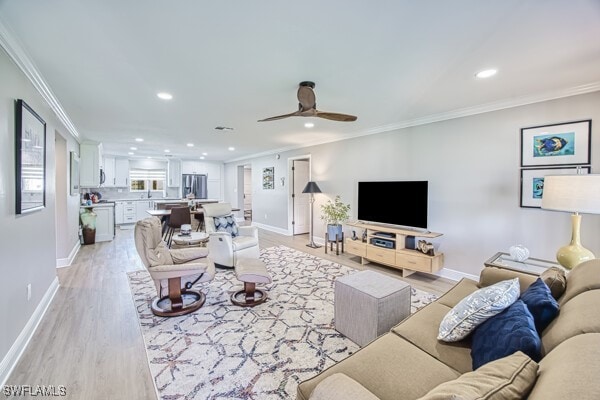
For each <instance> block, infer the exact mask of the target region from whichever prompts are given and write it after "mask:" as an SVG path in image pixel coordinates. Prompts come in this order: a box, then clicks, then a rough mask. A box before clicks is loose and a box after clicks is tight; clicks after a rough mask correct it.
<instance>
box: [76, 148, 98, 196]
mask: <svg viewBox="0 0 600 400" xmlns="http://www.w3.org/2000/svg"><path fill="white" fill-rule="evenodd" d="M101 165H102V143H98V142H83V143H81V144H80V145H79V186H80V187H82V188H95V187H98V186H100V167H101Z"/></svg>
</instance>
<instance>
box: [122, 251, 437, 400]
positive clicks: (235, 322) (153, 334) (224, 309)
mask: <svg viewBox="0 0 600 400" xmlns="http://www.w3.org/2000/svg"><path fill="white" fill-rule="evenodd" d="M261 258H262V259H263V261H265V262H266V263H267V265H268V269H269V272H270V273H271V275H272V277H273V283H272V284H271V285H269V286H267V290H268V293H269V299H268V300H267V301H266V302H265V303H263V304H261V305H259V306H256V307H254V308H242V307H237V306H234V305H232V304H231V302H230V301H229V296H230V294H231V293H232V292H233V291H235V290H237V289H239V288H240V287H241V285H240V282H239V281H237V280H236V278H235V274H234V272H233V271H232V270H222V269H217V273H216V277H215V279H214V280H213V281H212V282H210V283H208V284H204V285H202V286H201V287H202V289H201V290H202V291H204V292H205V293H206V294H207V300H206V303H205V305H204V306H203V307H202V308H201V309H200V310H198V311H196V312H195V313H192V314H189V315H186V316H182V317H175V318H161V317H156V316H154V315H153V314H152V312H151V310H150V303H151V299H152V297H153V296H154V295H155V293H156V289H155V287H154V284H153V282H152V279H151V278H150V275H149V274H148V272H147V271H145V270H142V271H135V272H131V273H129V281H130V286H131V292H132V293H133V298H134V302H135V306H136V307H137V311H138V316H139V320H140V324H141V327H142V333H143V336H144V341H145V343H146V350H147V353H148V360H149V363H150V371H151V374H152V377H153V379H154V383H155V385H156V388H157V392H158V394H159V395H160V398H161V399H163V400H167V399H169V400H170V399H202V400H204V399H211V400H217V399H223V400H224V399H228V400H231V399H260V400H266V399H291V398H295V397H296V386H297V385H298V383H299V382H301V381H302V380H304V379H307V378H309V377H311V376H314V375H316V374H317V373H318V372H320V371H322V370H323V369H325V368H327V367H329V366H330V365H332V364H334V363H336V362H337V361H340V360H342V359H344V358H346V357H347V356H349V355H351V354H352V353H353V352H355V351H356V350H358V348H359V347H358V346H357V345H356V344H354V343H353V342H352V341H350V340H349V339H347V338H345V337H344V336H342V335H341V334H339V333H338V332H337V331H336V330H335V329H334V325H333V285H334V281H335V279H336V278H338V277H340V276H343V275H346V274H348V273H351V272H354V271H356V270H355V269H352V268H349V267H346V266H344V265H341V264H338V263H335V262H332V261H327V260H324V259H322V258H319V257H315V256H312V255H310V254H307V253H303V252H301V251H297V250H293V249H290V248H288V247H285V246H278V247H271V248H268V249H264V250H262V251H261ZM435 298H436V297H435V296H434V295H432V294H429V293H426V292H423V291H420V290H417V289H414V288H413V289H412V310H411V311H412V312H414V311H416V310H417V309H418V308H420V307H423V306H424V305H426V304H428V303H430V302H431V301H433V300H435Z"/></svg>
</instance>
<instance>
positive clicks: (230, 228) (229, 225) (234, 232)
mask: <svg viewBox="0 0 600 400" xmlns="http://www.w3.org/2000/svg"><path fill="white" fill-rule="evenodd" d="M214 221H215V230H216V231H217V232H229V233H230V234H231V237H236V236H238V235H239V234H240V233H239V230H238V226H237V222H235V217H234V216H233V215H226V216H224V217H215V218H214Z"/></svg>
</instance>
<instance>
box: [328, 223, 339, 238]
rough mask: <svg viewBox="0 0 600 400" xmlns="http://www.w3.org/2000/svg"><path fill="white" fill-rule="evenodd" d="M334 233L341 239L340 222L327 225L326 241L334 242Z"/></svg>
mask: <svg viewBox="0 0 600 400" xmlns="http://www.w3.org/2000/svg"><path fill="white" fill-rule="evenodd" d="M336 235H337V238H338V240H342V225H341V224H337V225H327V239H328V241H330V242H335V238H336Z"/></svg>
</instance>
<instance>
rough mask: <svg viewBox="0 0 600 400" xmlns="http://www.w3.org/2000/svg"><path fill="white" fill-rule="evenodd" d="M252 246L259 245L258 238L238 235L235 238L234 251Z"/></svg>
mask: <svg viewBox="0 0 600 400" xmlns="http://www.w3.org/2000/svg"><path fill="white" fill-rule="evenodd" d="M252 246H258V239H257V238H255V237H254V236H236V237H235V239H233V251H239V250H244V249H247V248H248V247H252Z"/></svg>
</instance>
